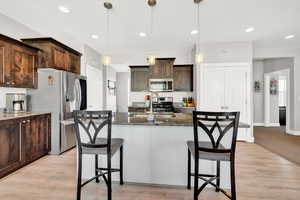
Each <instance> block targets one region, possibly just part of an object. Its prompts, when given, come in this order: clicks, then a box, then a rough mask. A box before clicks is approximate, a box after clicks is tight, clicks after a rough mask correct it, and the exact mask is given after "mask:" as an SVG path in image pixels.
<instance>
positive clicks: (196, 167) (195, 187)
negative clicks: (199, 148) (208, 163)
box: [194, 157, 199, 200]
mask: <svg viewBox="0 0 300 200" xmlns="http://www.w3.org/2000/svg"><path fill="white" fill-rule="evenodd" d="M198 175H199V158H196V157H195V175H194V200H198V187H199V186H198V185H199V184H198V183H199V178H198Z"/></svg>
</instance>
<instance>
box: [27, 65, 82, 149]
mask: <svg viewBox="0 0 300 200" xmlns="http://www.w3.org/2000/svg"><path fill="white" fill-rule="evenodd" d="M86 92H87V83H86V77H85V76H80V75H77V74H73V73H70V72H65V71H59V70H54V69H39V70H38V89H32V90H29V91H28V95H29V98H30V104H29V105H30V108H31V110H32V111H46V112H51V114H52V119H51V124H52V126H51V128H52V133H51V152H50V153H51V154H61V153H63V152H65V151H67V150H69V149H71V148H73V147H75V145H76V137H75V127H74V122H73V120H72V118H73V111H74V110H86V109H87V94H86Z"/></svg>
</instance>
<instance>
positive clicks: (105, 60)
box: [102, 2, 113, 66]
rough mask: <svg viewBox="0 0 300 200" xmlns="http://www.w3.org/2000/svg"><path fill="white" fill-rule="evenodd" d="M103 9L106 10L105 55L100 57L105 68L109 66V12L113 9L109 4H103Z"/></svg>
mask: <svg viewBox="0 0 300 200" xmlns="http://www.w3.org/2000/svg"><path fill="white" fill-rule="evenodd" d="M104 8H105V9H106V53H107V54H106V55H104V56H103V57H102V63H103V64H104V65H106V66H108V65H110V64H111V56H109V42H110V41H109V36H110V35H109V28H110V26H109V25H110V24H109V23H110V21H109V20H110V18H109V17H110V16H109V15H110V10H111V9H112V8H113V5H112V4H111V3H110V2H104Z"/></svg>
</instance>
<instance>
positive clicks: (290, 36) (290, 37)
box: [284, 35, 295, 40]
mask: <svg viewBox="0 0 300 200" xmlns="http://www.w3.org/2000/svg"><path fill="white" fill-rule="evenodd" d="M294 37H295V35H287V36H285V37H284V38H285V39H287V40H288V39H292V38H294Z"/></svg>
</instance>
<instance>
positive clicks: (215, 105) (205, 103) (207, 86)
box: [200, 67, 225, 111]
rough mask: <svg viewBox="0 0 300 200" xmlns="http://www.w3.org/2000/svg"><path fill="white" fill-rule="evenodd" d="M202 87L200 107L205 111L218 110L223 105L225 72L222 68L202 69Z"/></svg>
mask: <svg viewBox="0 0 300 200" xmlns="http://www.w3.org/2000/svg"><path fill="white" fill-rule="evenodd" d="M203 70H204V72H203V75H204V76H203V77H202V80H203V81H202V83H201V85H200V87H201V88H202V90H201V91H203V92H201V93H200V95H201V96H200V105H201V106H200V109H202V110H205V111H220V110H221V107H222V106H224V92H225V85H224V82H225V74H224V70H223V69H222V68H210V67H206V68H204V69H203Z"/></svg>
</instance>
